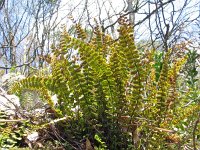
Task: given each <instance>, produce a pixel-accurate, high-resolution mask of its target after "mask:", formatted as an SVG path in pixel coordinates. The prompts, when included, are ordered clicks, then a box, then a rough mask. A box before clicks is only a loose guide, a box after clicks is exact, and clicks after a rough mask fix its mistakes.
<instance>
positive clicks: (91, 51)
mask: <svg viewBox="0 0 200 150" xmlns="http://www.w3.org/2000/svg"><path fill="white" fill-rule="evenodd" d="M119 24H120V28H119V29H118V33H119V38H118V39H117V40H114V39H112V38H111V37H110V36H109V35H106V34H105V33H103V32H102V31H101V30H100V28H99V27H98V25H97V27H96V28H95V30H94V37H93V38H92V39H91V40H90V41H89V40H88V38H87V34H86V33H85V31H84V30H83V29H82V28H81V25H79V24H77V25H76V26H75V27H76V30H77V37H71V36H70V35H69V34H68V33H67V31H66V29H65V28H64V29H63V33H62V35H61V40H60V44H59V45H54V46H52V49H53V51H52V53H53V55H52V57H51V61H48V62H49V63H50V66H51V73H50V74H49V75H48V76H32V77H29V78H27V79H24V80H22V81H20V82H18V83H16V84H15V85H14V86H13V87H12V89H11V91H12V92H15V93H17V94H18V95H20V94H21V92H22V90H23V89H31V90H37V91H40V94H41V97H42V98H43V100H44V101H46V102H47V103H48V104H49V105H50V106H51V108H52V109H53V110H55V112H56V113H57V115H56V116H57V117H63V116H68V117H69V118H70V119H69V120H68V121H67V122H64V123H60V124H58V125H57V127H58V129H62V132H63V133H64V134H62V135H61V136H62V138H63V139H66V141H65V142H67V143H70V144H71V145H73V146H75V145H77V144H75V143H77V142H75V141H79V142H80V141H82V142H83V141H84V140H86V144H85V145H86V146H87V145H88V144H87V143H91V144H89V145H91V146H93V147H96V148H99V149H113V150H114V149H115V150H116V149H166V148H170V146H169V141H170V142H171V143H172V144H174V146H178V144H180V143H181V137H179V135H178V133H177V134H174V132H172V131H173V129H174V128H175V127H177V124H178V122H177V120H178V119H180V118H179V116H176V114H181V113H182V111H184V109H183V110H180V109H179V107H178V104H179V102H178V99H179V98H180V97H179V87H178V86H177V85H178V84H177V80H178V77H179V71H180V70H181V67H182V65H183V64H184V62H185V60H186V57H183V58H179V59H178V60H177V61H173V60H171V58H170V55H171V51H170V50H169V51H168V52H167V53H163V60H162V57H160V58H159V59H160V60H158V58H157V57H155V56H159V55H158V53H157V52H156V51H155V50H151V51H144V52H141V51H139V50H138V49H137V48H136V46H135V44H134V40H133V33H132V25H131V24H130V23H129V22H128V21H127V19H126V18H120V20H119ZM51 94H56V95H57V97H58V105H57V106H54V105H53V102H52V100H51ZM197 109H199V108H197ZM182 117H183V118H187V116H185V115H183V116H182ZM97 135H98V136H97ZM173 137H176V138H173ZM88 141H89V142H88ZM70 144H67V145H68V146H69V145H70ZM73 146H72V147H73ZM68 148H69V147H68Z"/></svg>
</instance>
